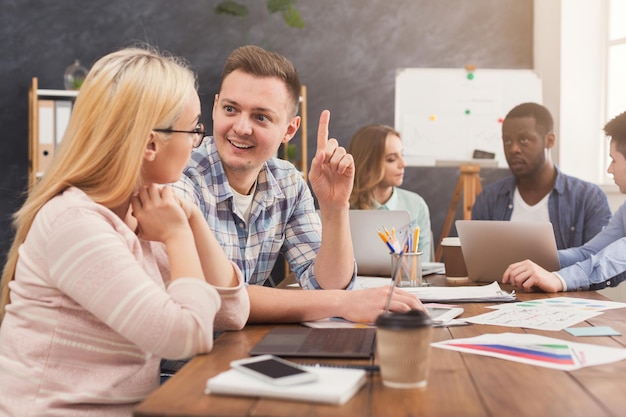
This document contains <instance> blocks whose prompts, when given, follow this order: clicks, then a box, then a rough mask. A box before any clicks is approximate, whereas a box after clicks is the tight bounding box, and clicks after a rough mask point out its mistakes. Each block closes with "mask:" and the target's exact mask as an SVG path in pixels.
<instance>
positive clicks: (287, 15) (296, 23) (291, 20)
mask: <svg viewBox="0 0 626 417" xmlns="http://www.w3.org/2000/svg"><path fill="white" fill-rule="evenodd" d="M283 20H284V21H285V23H286V24H287V26H289V27H290V28H295V29H302V28H303V27H304V20H302V16H301V15H300V12H299V11H298V10H297V9H296V8H295V7H290V8H289V9H287V10H284V11H283Z"/></svg>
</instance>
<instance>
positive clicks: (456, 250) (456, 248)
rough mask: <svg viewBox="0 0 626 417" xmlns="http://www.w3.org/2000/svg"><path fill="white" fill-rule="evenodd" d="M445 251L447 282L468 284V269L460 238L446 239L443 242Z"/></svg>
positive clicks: (444, 262)
mask: <svg viewBox="0 0 626 417" xmlns="http://www.w3.org/2000/svg"><path fill="white" fill-rule="evenodd" d="M441 247H442V249H443V264H444V267H445V269H446V282H447V283H448V284H453V285H455V284H456V285H459V284H463V283H466V282H467V281H468V278H467V268H466V267H465V260H464V259H463V251H462V250H461V241H460V240H459V238H458V237H445V238H443V240H442V241H441Z"/></svg>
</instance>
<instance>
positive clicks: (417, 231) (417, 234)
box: [413, 226, 420, 252]
mask: <svg viewBox="0 0 626 417" xmlns="http://www.w3.org/2000/svg"><path fill="white" fill-rule="evenodd" d="M419 238H420V227H419V226H415V231H414V232H413V252H417V242H418V241H419Z"/></svg>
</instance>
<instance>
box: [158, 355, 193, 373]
mask: <svg viewBox="0 0 626 417" xmlns="http://www.w3.org/2000/svg"><path fill="white" fill-rule="evenodd" d="M186 363H187V360H170V359H161V374H165V375H174V374H175V373H176V371H178V370H179V369H180V368H182V367H183V366H185V364H186Z"/></svg>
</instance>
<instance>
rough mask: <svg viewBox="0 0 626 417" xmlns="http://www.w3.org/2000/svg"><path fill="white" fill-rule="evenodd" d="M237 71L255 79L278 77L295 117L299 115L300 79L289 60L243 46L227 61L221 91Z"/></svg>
mask: <svg viewBox="0 0 626 417" xmlns="http://www.w3.org/2000/svg"><path fill="white" fill-rule="evenodd" d="M236 70H241V71H243V72H244V73H246V74H249V75H252V76H255V77H276V78H278V79H280V80H282V81H283V82H284V83H285V87H287V93H288V94H289V97H290V99H291V104H292V111H293V116H295V115H296V114H298V107H299V104H300V88H301V86H300V78H299V77H298V72H297V71H296V68H295V67H294V65H293V64H292V63H291V62H290V61H289V60H288V59H287V58H285V57H284V56H282V55H280V54H278V53H276V52H270V51H266V50H265V49H263V48H261V47H259V46H255V45H246V46H241V47H239V48H237V49H235V50H234V51H233V52H231V54H230V55H229V56H228V58H227V59H226V63H225V64H224V68H223V70H222V78H221V80H220V89H219V91H222V83H223V82H224V79H225V78H226V77H227V76H228V75H229V74H230V73H232V72H234V71H236Z"/></svg>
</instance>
